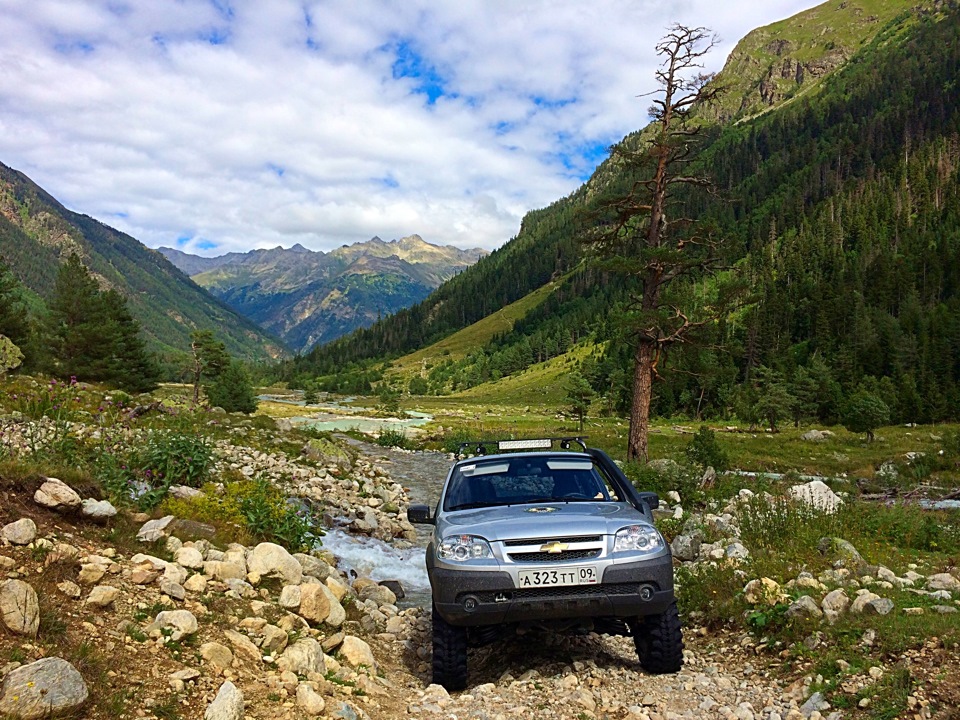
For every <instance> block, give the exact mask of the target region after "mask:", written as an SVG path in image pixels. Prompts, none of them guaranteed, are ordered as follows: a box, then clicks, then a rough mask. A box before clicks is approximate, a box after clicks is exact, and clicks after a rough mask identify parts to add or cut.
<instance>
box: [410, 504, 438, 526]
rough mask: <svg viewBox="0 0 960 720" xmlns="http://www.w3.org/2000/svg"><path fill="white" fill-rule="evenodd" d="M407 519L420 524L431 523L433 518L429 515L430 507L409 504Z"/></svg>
mask: <svg viewBox="0 0 960 720" xmlns="http://www.w3.org/2000/svg"><path fill="white" fill-rule="evenodd" d="M407 520H409V521H410V522H412V523H418V524H420V525H433V524H434V520H435V519H434V518H432V517H430V508H429V507H427V506H426V505H411V506H410V507H408V508H407Z"/></svg>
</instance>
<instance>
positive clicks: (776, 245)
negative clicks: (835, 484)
mask: <svg viewBox="0 0 960 720" xmlns="http://www.w3.org/2000/svg"><path fill="white" fill-rule="evenodd" d="M853 5H854V3H850V4H849V5H848V6H847V7H850V6H853ZM893 5H897V4H896V3H893ZM832 6H833V4H832V3H831V4H828V7H832ZM838 7H839V6H838ZM938 7H939V8H941V9H942V10H943V12H939V13H929V12H926V11H920V10H917V11H915V12H911V13H908V14H905V15H899V16H897V17H896V19H895V21H892V22H889V23H886V24H885V25H884V26H883V27H882V28H879V30H878V32H877V34H876V35H874V37H873V38H871V39H870V40H869V42H867V43H865V44H863V45H862V47H860V49H859V50H857V51H856V53H855V54H853V55H852V56H851V57H850V60H849V61H848V62H847V63H845V64H844V65H843V66H842V67H840V68H838V69H837V70H835V71H834V72H833V73H832V74H831V75H830V77H828V78H825V79H824V80H823V81H822V82H821V83H820V85H819V86H818V88H817V91H816V92H811V93H804V94H803V95H802V96H800V97H795V98H794V99H793V100H792V101H789V102H786V103H781V105H780V106H778V107H776V108H774V109H772V110H771V111H769V112H766V113H763V114H761V115H759V116H757V117H753V118H747V119H744V120H743V121H742V122H738V123H730V124H727V125H725V126H712V127H709V128H707V129H706V132H704V133H703V136H704V138H703V139H704V145H703V147H702V149H701V151H700V153H699V154H698V156H697V158H696V159H695V161H694V167H693V168H692V171H693V172H707V173H709V174H710V175H711V176H712V177H713V178H714V179H715V181H716V182H717V185H718V187H719V188H720V189H721V190H722V193H721V195H722V197H720V198H715V197H711V196H707V195H695V196H689V197H685V198H683V197H681V198H680V199H681V201H682V203H683V207H678V208H677V209H676V210H675V213H680V214H685V215H688V216H693V217H699V218H701V219H702V220H704V221H706V222H708V223H710V224H711V225H712V226H713V227H714V229H715V232H716V234H717V236H718V237H722V238H724V246H725V249H726V250H725V252H726V257H725V259H726V260H727V261H728V262H729V264H730V265H731V266H733V265H736V266H738V267H739V268H740V270H741V272H742V273H743V274H744V275H745V276H746V278H747V279H748V281H749V282H750V284H751V286H752V287H753V288H754V290H755V293H756V300H757V302H756V303H755V304H753V305H751V306H749V307H747V308H744V309H743V310H741V311H740V312H739V313H737V314H735V315H732V316H731V317H730V318H727V319H726V322H724V323H723V324H721V325H717V326H715V327H711V328H708V331H707V332H706V333H705V334H704V336H703V338H702V339H703V340H704V343H703V344H702V345H700V346H696V345H691V346H688V347H686V348H684V349H683V350H682V351H681V352H678V353H676V354H674V355H672V356H670V357H668V358H667V359H666V360H665V362H664V364H663V365H662V367H661V370H662V371H663V373H662V374H663V377H664V382H662V383H661V384H660V385H659V387H658V393H657V400H656V406H655V410H656V411H658V412H660V413H662V414H673V413H689V414H691V415H699V414H703V413H714V414H723V415H729V414H730V413H732V412H734V411H735V410H736V411H737V412H741V413H742V414H743V416H744V417H747V416H749V411H750V407H751V403H755V402H756V400H755V397H756V395H755V393H758V392H760V393H762V392H765V388H766V387H767V386H769V385H770V384H771V383H774V384H776V383H780V384H781V385H783V386H786V387H788V388H789V389H790V391H791V392H794V393H796V398H798V401H797V403H796V404H794V405H792V406H785V407H786V408H788V409H786V410H784V412H796V413H797V417H798V418H800V417H815V418H818V419H820V420H821V421H824V422H836V420H837V418H838V416H839V415H840V413H841V412H842V411H843V403H844V398H845V397H846V396H849V395H850V394H852V393H853V392H854V391H855V390H856V389H857V388H863V389H866V390H869V391H870V392H873V393H877V394H878V395H879V396H880V397H881V398H882V399H883V400H884V402H886V403H887V405H888V406H889V408H890V411H891V418H892V419H894V420H895V421H904V422H907V421H925V420H938V419H944V418H949V417H956V413H957V410H956V408H957V407H958V406H960V275H958V273H960V216H958V215H957V211H956V208H957V207H958V206H960V175H958V173H960V149H958V148H960V141H958V137H960V95H958V93H957V92H956V77H957V76H958V70H960V13H958V12H957V5H956V3H951V4H938ZM785 27H786V28H787V29H790V28H791V27H792V26H790V25H789V24H788V25H787V26H785ZM618 182H621V179H620V177H619V175H618V173H617V169H616V167H614V166H613V164H612V163H607V164H605V166H604V167H602V168H600V169H599V170H598V172H597V174H596V175H595V176H594V178H593V179H592V180H591V183H590V184H589V185H588V188H587V190H589V191H593V190H594V189H596V188H597V187H602V186H603V185H610V184H616V183H618ZM587 190H585V189H581V190H580V191H578V193H575V194H574V195H573V196H571V197H570V198H566V199H564V200H561V201H558V202H557V203H555V204H554V205H553V206H551V207H550V208H547V209H545V210H542V211H538V212H536V213H531V214H530V215H529V216H528V218H527V219H526V221H525V223H524V227H523V230H522V231H521V233H520V236H518V238H517V239H515V240H514V241H512V242H511V243H508V245H506V246H505V247H504V248H502V249H501V250H500V251H498V252H497V253H494V254H493V255H492V256H491V257H490V258H488V259H486V260H485V261H483V262H481V263H479V264H478V265H477V267H476V268H475V269H472V270H470V271H468V272H465V273H463V274H461V275H460V276H458V277H457V278H456V279H455V281H453V282H450V283H447V284H446V285H444V286H443V287H441V288H440V289H439V290H438V292H437V293H435V294H434V295H433V296H431V298H429V299H428V300H427V301H425V302H424V303H422V304H421V305H420V306H417V307H415V308H411V310H409V311H405V312H404V313H399V314H398V316H397V317H396V318H388V319H386V320H384V321H383V322H382V323H380V324H378V325H375V326H374V327H373V328H371V329H370V330H368V331H362V332H359V333H356V334H355V335H354V336H351V337H350V338H348V339H344V340H343V341H341V342H338V343H334V344H332V345H331V346H329V347H324V348H320V349H318V350H317V351H316V352H315V353H313V354H312V355H311V356H309V357H307V358H305V359H303V360H302V361H301V362H300V364H299V365H298V366H294V368H293V372H292V373H291V375H292V376H293V377H296V373H297V372H298V371H299V372H304V373H306V374H308V375H310V374H324V373H328V372H331V371H332V369H333V368H335V367H338V366H339V367H345V366H349V364H350V363H357V362H362V361H363V358H376V357H378V356H379V357H382V356H383V354H384V349H386V352H387V353H395V354H397V355H402V354H403V353H404V351H409V350H413V349H415V348H416V347H418V346H420V344H422V343H423V342H424V341H425V340H431V341H436V340H437V339H438V338H439V337H442V336H443V335H444V334H445V333H447V332H449V331H450V330H451V329H452V330H456V329H458V328H457V323H456V320H455V318H456V317H457V315H459V316H461V317H464V318H468V319H469V318H470V315H471V314H472V313H473V312H474V311H480V312H482V311H483V309H484V308H483V303H482V301H478V300H477V298H476V297H474V295H473V294H472V292H470V291H468V292H464V291H465V290H466V289H469V290H471V291H476V290H477V289H478V288H480V287H483V286H484V284H489V285H490V286H491V287H492V288H494V289H495V290H501V289H505V290H506V292H504V293H503V294H504V295H506V296H507V297H509V296H510V294H511V293H514V292H516V293H522V292H524V290H526V288H525V287H524V283H525V282H527V281H529V282H530V284H534V283H537V282H541V274H538V269H539V268H540V263H543V261H544V258H549V260H550V261H551V262H554V263H556V266H558V267H563V266H565V265H566V266H571V267H573V266H575V265H576V264H577V263H578V262H579V260H580V259H581V254H580V252H579V248H578V247H577V244H576V240H575V229H574V228H573V227H572V226H571V224H570V218H571V217H572V216H573V215H574V214H575V208H576V206H577V205H578V204H582V203H583V202H584V201H585V196H586V195H587V194H589V193H588V192H587ZM501 258H504V259H506V258H509V261H507V262H503V261H502V260H501ZM495 261H497V262H502V263H503V264H502V265H499V266H498V267H496V268H495V267H494V262H495ZM517 266H519V267H530V268H532V269H533V272H531V274H530V275H529V276H527V275H523V274H521V273H516V274H513V275H509V274H508V275H507V278H502V277H498V276H497V272H498V271H499V270H501V269H503V271H504V272H505V273H510V271H511V268H513V267H517ZM503 279H509V280H511V281H514V284H513V285H510V284H509V283H508V284H507V288H504V285H503V284H500V283H501V281H502V280H503ZM608 281H609V279H605V278H604V277H603V276H602V275H596V276H595V277H591V273H590V272H589V271H587V270H582V271H577V272H575V273H573V274H572V275H571V278H570V280H569V281H568V282H566V283H564V284H563V287H561V288H560V289H558V291H557V292H555V293H553V294H552V295H551V297H550V299H549V301H548V302H545V303H543V304H541V305H538V306H537V307H536V308H535V309H533V310H531V311H530V312H529V313H528V315H527V316H526V317H524V318H523V319H522V320H521V321H519V322H517V323H515V324H514V326H513V329H512V330H511V331H510V332H509V333H507V334H505V335H503V336H501V337H498V338H495V339H494V340H492V341H491V342H489V343H487V344H486V345H484V346H483V347H481V348H478V349H476V351H475V352H474V353H472V354H471V355H469V356H468V357H466V358H464V359H462V360H460V361H457V362H451V363H449V364H448V367H445V368H438V369H437V370H436V373H435V374H434V375H433V376H432V377H431V376H430V375H428V381H429V382H430V389H431V390H432V391H435V392H447V391H450V390H459V389H463V388H464V387H471V386H474V385H476V384H478V383H482V382H485V381H488V380H491V379H494V378H496V377H502V376H504V375H506V374H510V373H516V372H520V371H522V370H523V369H524V368H525V367H529V366H530V365H531V364H532V363H535V362H538V361H540V360H542V359H543V358H544V357H553V356H555V355H556V354H558V353H563V352H565V351H566V350H567V348H569V347H570V346H571V345H572V344H573V343H575V342H576V341H577V339H578V338H584V337H588V338H590V340H591V341H592V342H594V343H597V344H598V346H599V347H603V346H604V343H606V341H609V340H616V342H614V343H611V344H610V346H609V349H608V350H606V351H605V352H601V353H597V354H595V355H594V356H593V357H591V358H589V359H588V361H587V362H585V364H584V373H585V374H587V375H588V376H589V379H590V380H591V382H592V383H593V384H594V387H595V388H596V389H597V390H598V392H601V393H603V394H605V395H607V396H608V399H609V400H610V401H611V402H612V403H613V404H617V403H619V404H621V405H622V403H623V402H628V401H629V387H628V383H626V382H625V380H626V373H625V371H626V369H627V368H629V367H630V358H629V354H628V352H627V350H628V348H629V343H628V342H627V343H625V342H622V339H623V338H622V335H621V328H620V327H619V326H618V323H617V322H616V318H617V317H618V315H619V314H620V309H621V308H622V307H623V305H624V303H625V301H626V294H625V292H624V291H623V288H622V287H615V286H611V284H610V283H609V282H608ZM605 282H607V284H605ZM613 285H615V283H614V284H613ZM694 292H697V286H691V287H690V288H689V290H688V293H694ZM402 362H403V361H401V363H402ZM761 366H766V367H767V368H769V370H768V371H765V373H762V374H761V375H759V376H757V375H756V372H755V371H756V369H757V368H759V367H761ZM671 369H679V370H681V371H682V372H674V373H671V372H670V370H671ZM431 373H433V371H432V370H431ZM758 377H759V379H758ZM751 397H753V398H754V399H753V400H751ZM801 401H802V402H801Z"/></svg>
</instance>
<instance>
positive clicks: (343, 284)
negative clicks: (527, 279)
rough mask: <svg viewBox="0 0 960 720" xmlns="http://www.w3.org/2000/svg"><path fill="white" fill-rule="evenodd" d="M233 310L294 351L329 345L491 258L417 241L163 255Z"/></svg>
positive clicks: (168, 251) (477, 251) (377, 240)
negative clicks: (326, 249) (199, 255)
mask: <svg viewBox="0 0 960 720" xmlns="http://www.w3.org/2000/svg"><path fill="white" fill-rule="evenodd" d="M160 251H161V252H162V253H164V254H165V255H166V256H167V257H168V258H170V259H171V261H172V262H174V263H176V264H177V265H178V266H179V267H180V268H181V269H183V270H184V271H185V272H188V271H189V270H191V269H195V270H197V271H198V272H197V273H195V274H194V275H193V280H195V281H196V282H197V283H198V284H199V285H201V286H203V287H205V288H207V289H208V290H210V292H212V293H214V294H215V295H216V296H217V297H219V298H221V299H222V300H224V301H225V302H226V303H228V304H229V305H230V306H231V307H232V308H234V309H235V310H237V312H240V313H241V314H243V315H244V316H246V317H248V318H250V319H251V320H253V321H254V322H256V323H258V324H259V325H260V326H261V327H263V328H265V329H266V330H268V331H270V332H272V333H274V334H276V335H277V336H278V337H280V338H282V339H283V340H284V341H285V342H286V343H287V344H288V345H290V346H291V347H292V348H294V349H298V350H299V349H308V348H310V347H312V346H313V345H315V344H317V343H323V342H329V341H331V340H334V339H336V338H338V337H340V336H342V335H345V334H347V333H349V332H351V331H352V330H355V329H357V328H359V327H366V326H369V325H370V324H372V323H373V322H375V321H376V320H378V319H379V318H381V317H383V316H385V315H392V314H393V313H395V312H397V311H398V310H401V309H403V308H406V307H409V306H410V305H412V304H414V303H417V302H420V301H421V300H423V299H424V298H426V297H427V296H428V295H429V294H430V292H431V291H433V290H434V289H435V288H436V287H437V286H439V285H440V284H441V283H442V282H443V281H444V280H447V279H448V278H451V277H453V276H454V275H455V274H456V273H458V272H460V271H461V270H464V269H465V268H467V267H469V266H471V265H473V264H474V263H475V262H476V261H477V259H478V258H480V257H483V256H484V255H486V251H484V250H480V249H476V248H475V249H472V250H461V249H459V248H456V247H452V246H439V245H432V244H430V243H427V242H425V241H424V240H423V239H422V238H421V237H419V236H418V235H411V236H409V237H405V238H403V239H401V240H395V241H392V242H384V241H383V240H381V239H380V238H377V237H374V238H373V239H371V240H369V241H367V242H363V243H354V244H353V245H344V246H343V247H340V248H337V249H336V250H332V251H330V252H329V253H324V252H314V251H311V250H307V249H306V248H304V247H302V246H300V245H295V246H294V247H293V248H291V249H289V250H284V249H283V248H280V247H277V248H272V249H269V250H253V251H251V252H249V253H230V254H229V255H223V256H221V257H218V258H209V259H208V258H197V257H195V256H193V255H187V254H185V253H181V252H179V251H176V250H171V249H169V248H160Z"/></svg>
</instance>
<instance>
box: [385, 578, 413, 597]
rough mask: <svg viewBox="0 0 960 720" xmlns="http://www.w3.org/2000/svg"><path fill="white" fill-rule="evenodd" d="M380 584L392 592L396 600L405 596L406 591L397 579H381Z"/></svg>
mask: <svg viewBox="0 0 960 720" xmlns="http://www.w3.org/2000/svg"><path fill="white" fill-rule="evenodd" d="M380 584H381V585H383V587H385V588H387V589H388V590H389V591H390V592H392V593H393V596H394V597H395V598H396V599H397V600H403V598H405V597H406V596H407V593H406V592H404V590H403V585H402V584H401V582H400V581H399V580H381V581H380Z"/></svg>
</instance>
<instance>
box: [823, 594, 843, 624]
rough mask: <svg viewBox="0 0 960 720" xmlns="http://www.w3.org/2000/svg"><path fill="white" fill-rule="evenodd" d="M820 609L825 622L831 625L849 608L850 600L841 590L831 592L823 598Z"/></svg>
mask: <svg viewBox="0 0 960 720" xmlns="http://www.w3.org/2000/svg"><path fill="white" fill-rule="evenodd" d="M820 607H821V608H822V609H823V614H824V615H826V616H827V622H828V623H830V624H831V625H833V624H834V623H835V622H836V621H837V620H839V619H840V616H841V615H843V614H844V613H845V612H846V611H847V609H848V608H849V607H850V598H849V597H847V593H845V592H844V591H843V590H833V591H831V592H829V593H827V595H826V597H824V598H823V600H822V601H821V602H820Z"/></svg>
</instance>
